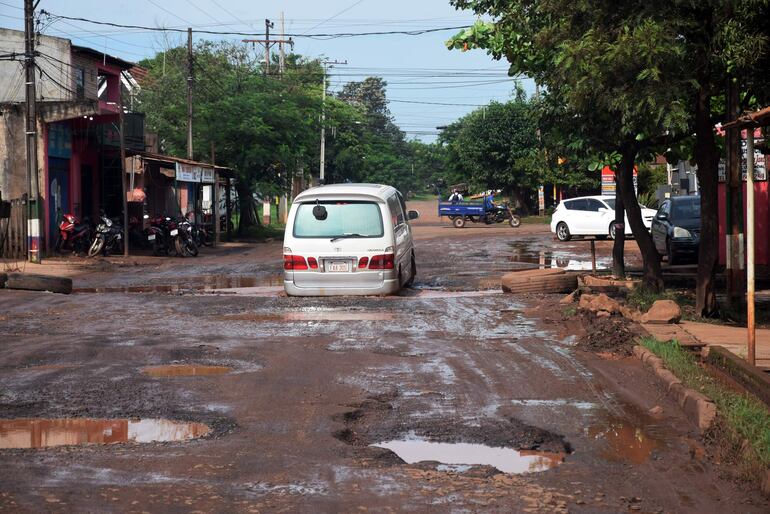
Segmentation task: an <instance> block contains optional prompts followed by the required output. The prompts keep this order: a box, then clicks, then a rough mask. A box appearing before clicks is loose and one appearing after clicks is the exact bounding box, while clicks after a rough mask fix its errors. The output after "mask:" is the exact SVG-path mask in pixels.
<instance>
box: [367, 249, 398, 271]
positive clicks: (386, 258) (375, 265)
mask: <svg viewBox="0 0 770 514" xmlns="http://www.w3.org/2000/svg"><path fill="white" fill-rule="evenodd" d="M394 265H395V256H394V255H393V254H392V253H386V254H382V255H375V256H373V257H372V258H371V260H370V261H369V269H393V268H394Z"/></svg>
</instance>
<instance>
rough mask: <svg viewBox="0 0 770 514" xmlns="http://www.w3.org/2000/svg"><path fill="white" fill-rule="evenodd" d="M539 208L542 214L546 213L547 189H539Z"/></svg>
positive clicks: (541, 187) (540, 187)
mask: <svg viewBox="0 0 770 514" xmlns="http://www.w3.org/2000/svg"><path fill="white" fill-rule="evenodd" d="M537 206H538V209H539V210H540V212H543V211H545V189H544V187H543V186H539V187H538V188H537Z"/></svg>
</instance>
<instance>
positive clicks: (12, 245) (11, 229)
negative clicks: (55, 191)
mask: <svg viewBox="0 0 770 514" xmlns="http://www.w3.org/2000/svg"><path fill="white" fill-rule="evenodd" d="M3 203H4V204H5V205H4V206H0V257H2V258H4V259H16V260H24V259H26V258H27V215H28V213H27V195H24V196H23V197H22V198H17V199H15V200H11V201H9V202H3ZM8 207H10V209H8ZM6 215H7V217H6Z"/></svg>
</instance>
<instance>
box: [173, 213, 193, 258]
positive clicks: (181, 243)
mask: <svg viewBox="0 0 770 514" xmlns="http://www.w3.org/2000/svg"><path fill="white" fill-rule="evenodd" d="M173 232H176V234H174V233H173ZM172 235H173V236H176V239H174V247H175V248H176V253H177V254H178V255H181V256H182V257H197V256H198V245H197V244H195V240H194V238H193V226H192V224H191V223H190V222H189V221H187V218H180V219H179V221H178V222H177V228H176V229H175V230H172Z"/></svg>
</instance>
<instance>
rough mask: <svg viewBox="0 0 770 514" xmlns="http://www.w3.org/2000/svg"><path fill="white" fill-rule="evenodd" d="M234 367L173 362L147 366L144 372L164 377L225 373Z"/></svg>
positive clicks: (152, 375)
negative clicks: (165, 364)
mask: <svg viewBox="0 0 770 514" xmlns="http://www.w3.org/2000/svg"><path fill="white" fill-rule="evenodd" d="M232 370H233V368H230V367H228V366H205V365H199V364H171V365H167V366H147V367H145V368H142V373H144V374H145V375H147V376H150V377H154V378H163V377H197V376H212V375H225V374H227V373H229V372H231V371H232Z"/></svg>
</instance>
